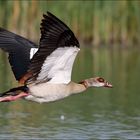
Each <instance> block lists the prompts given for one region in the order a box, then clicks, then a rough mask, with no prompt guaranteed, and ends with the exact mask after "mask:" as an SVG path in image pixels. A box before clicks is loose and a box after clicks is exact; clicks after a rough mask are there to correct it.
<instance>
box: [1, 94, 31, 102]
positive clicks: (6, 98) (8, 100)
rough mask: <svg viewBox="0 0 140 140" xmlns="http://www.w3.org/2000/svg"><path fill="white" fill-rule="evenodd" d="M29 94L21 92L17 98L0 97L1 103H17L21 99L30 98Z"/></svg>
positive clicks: (10, 96)
mask: <svg viewBox="0 0 140 140" xmlns="http://www.w3.org/2000/svg"><path fill="white" fill-rule="evenodd" d="M28 95H29V94H27V93H25V92H21V93H20V94H18V95H16V96H12V95H9V96H6V97H0V102H10V101H15V100H17V99H19V98H22V97H25V96H28Z"/></svg>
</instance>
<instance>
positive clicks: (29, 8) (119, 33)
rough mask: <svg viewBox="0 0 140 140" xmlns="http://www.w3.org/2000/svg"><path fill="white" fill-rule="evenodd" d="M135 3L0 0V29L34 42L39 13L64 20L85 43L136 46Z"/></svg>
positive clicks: (138, 20) (139, 32) (139, 25)
mask: <svg viewBox="0 0 140 140" xmlns="http://www.w3.org/2000/svg"><path fill="white" fill-rule="evenodd" d="M139 7H140V1H139V0H121V1H119V0H118V1H113V0H110V1H109V0H106V1H102V0H94V1H85V0H81V1H56V0H51V1H44V0H38V1H36V0H29V1H20V0H15V1H10V0H5V1H3V0H0V26H2V27H4V28H7V29H9V30H12V31H14V32H16V33H21V34H22V35H24V36H26V37H28V38H30V39H32V40H35V41H38V38H39V35H40V33H39V25H40V20H41V18H42V13H45V12H46V11H50V12H52V13H53V14H55V15H56V16H58V17H59V18H61V19H62V20H64V21H65V22H66V23H67V24H68V25H69V26H70V27H71V28H72V30H73V31H74V32H75V34H76V36H77V37H78V38H79V39H80V40H82V41H83V42H86V43H92V44H94V45H98V46H100V45H101V44H105V45H108V44H112V43H121V44H123V45H124V46H125V45H126V46H127V45H136V44H139V43H140V15H139V13H140V8H139Z"/></svg>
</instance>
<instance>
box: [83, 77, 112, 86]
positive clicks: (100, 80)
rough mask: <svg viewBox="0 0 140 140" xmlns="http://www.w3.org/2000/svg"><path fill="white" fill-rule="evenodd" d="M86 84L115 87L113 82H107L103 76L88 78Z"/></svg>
mask: <svg viewBox="0 0 140 140" xmlns="http://www.w3.org/2000/svg"><path fill="white" fill-rule="evenodd" d="M84 85H86V87H107V88H112V87H113V86H112V84H110V83H109V82H107V81H106V80H105V79H104V78H102V77H95V78H90V79H86V80H85V81H84Z"/></svg>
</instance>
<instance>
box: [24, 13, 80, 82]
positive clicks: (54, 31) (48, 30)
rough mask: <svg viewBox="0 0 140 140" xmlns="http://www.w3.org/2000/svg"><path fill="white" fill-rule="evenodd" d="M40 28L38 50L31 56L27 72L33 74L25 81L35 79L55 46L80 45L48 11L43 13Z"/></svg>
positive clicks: (67, 28)
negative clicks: (45, 13)
mask: <svg viewBox="0 0 140 140" xmlns="http://www.w3.org/2000/svg"><path fill="white" fill-rule="evenodd" d="M40 30H41V38H40V43H39V50H38V51H37V53H36V54H35V55H34V56H33V58H32V60H31V65H30V68H29V72H31V73H33V76H32V77H30V78H29V79H28V80H27V83H31V82H33V81H35V80H36V79H37V77H38V74H39V73H40V71H41V67H42V65H43V63H44V61H45V60H46V58H47V56H49V55H50V54H51V53H52V52H53V51H55V50H56V49H57V48H59V47H70V46H77V47H79V46H80V45H79V42H78V40H77V39H76V37H75V35H74V33H73V32H72V31H71V30H70V28H69V27H68V26H67V25H66V24H64V23H63V22H62V21H61V20H59V19H58V18H57V17H56V16H54V15H53V14H51V13H50V12H47V15H43V19H42V23H41V28H40Z"/></svg>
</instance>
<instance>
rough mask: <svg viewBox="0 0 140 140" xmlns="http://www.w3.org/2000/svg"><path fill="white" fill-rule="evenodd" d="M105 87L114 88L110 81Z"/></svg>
mask: <svg viewBox="0 0 140 140" xmlns="http://www.w3.org/2000/svg"><path fill="white" fill-rule="evenodd" d="M104 87H108V88H112V87H113V86H112V85H111V84H110V83H108V82H106V83H105V85H104Z"/></svg>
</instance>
